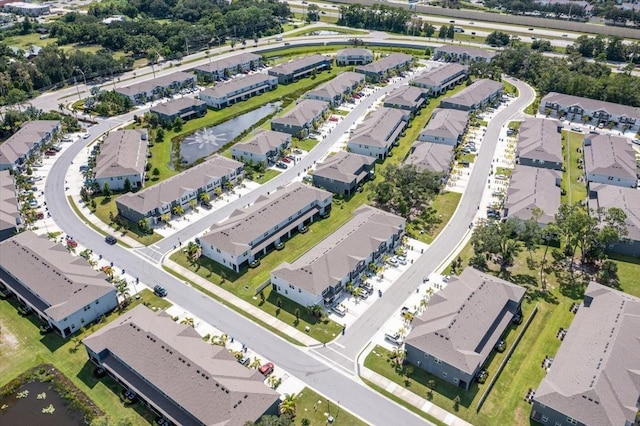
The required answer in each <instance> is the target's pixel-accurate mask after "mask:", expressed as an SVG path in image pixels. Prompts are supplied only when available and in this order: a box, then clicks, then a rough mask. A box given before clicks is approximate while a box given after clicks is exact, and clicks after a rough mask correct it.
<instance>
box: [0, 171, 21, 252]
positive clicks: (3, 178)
mask: <svg viewBox="0 0 640 426" xmlns="http://www.w3.org/2000/svg"><path fill="white" fill-rule="evenodd" d="M21 224H22V219H21V217H20V208H19V206H18V198H17V197H16V184H15V180H14V179H13V176H12V175H11V172H10V171H9V170H0V241H4V240H6V239H7V238H9V237H11V236H12V235H14V234H15V233H16V232H18V228H19V226H20V225H21Z"/></svg>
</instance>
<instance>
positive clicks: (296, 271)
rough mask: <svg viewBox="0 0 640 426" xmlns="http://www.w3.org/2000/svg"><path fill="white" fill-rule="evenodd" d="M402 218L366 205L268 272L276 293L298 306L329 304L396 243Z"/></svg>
mask: <svg viewBox="0 0 640 426" xmlns="http://www.w3.org/2000/svg"><path fill="white" fill-rule="evenodd" d="M405 223H406V221H405V219H404V218H402V217H400V216H396V215H394V214H391V213H388V212H385V211H382V210H378V209H376V208H373V207H370V206H362V207H360V208H358V209H357V210H356V211H355V212H354V217H353V218H352V219H351V220H350V221H349V222H347V223H346V224H344V225H343V226H341V227H340V228H339V229H338V230H336V231H335V232H334V233H333V234H331V235H329V236H328V237H327V238H325V239H324V240H322V241H321V242H320V243H319V244H318V245H316V246H315V247H313V248H312V249H310V250H309V251H308V252H306V253H305V254H303V255H302V256H300V257H299V258H298V259H296V260H295V262H293V263H288V262H284V263H282V264H281V265H280V266H278V267H277V268H276V269H274V270H273V271H272V272H271V286H272V288H273V290H274V291H276V292H277V293H278V294H280V295H282V296H284V297H287V298H289V299H291V300H293V301H294V302H296V303H298V304H299V305H302V306H313V305H324V304H330V303H332V302H334V301H335V299H336V298H337V297H338V296H339V295H340V294H341V293H342V291H343V289H344V287H345V286H346V284H347V283H348V282H351V283H353V284H358V283H359V282H360V277H361V275H362V274H363V273H364V272H365V270H366V269H367V267H368V265H369V264H370V263H371V262H376V261H378V260H380V258H381V257H382V256H383V255H384V254H385V253H388V252H391V251H393V249H394V248H395V247H396V246H397V245H398V244H400V242H401V241H402V235H403V234H404V227H405Z"/></svg>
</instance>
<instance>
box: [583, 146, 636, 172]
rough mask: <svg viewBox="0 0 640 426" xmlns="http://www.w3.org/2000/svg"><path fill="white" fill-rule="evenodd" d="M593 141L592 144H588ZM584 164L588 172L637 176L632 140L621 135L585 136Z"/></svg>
mask: <svg viewBox="0 0 640 426" xmlns="http://www.w3.org/2000/svg"><path fill="white" fill-rule="evenodd" d="M588 141H591V144H590V145H587V143H588ZM584 164H585V169H586V171H587V173H594V174H599V175H604V176H613V177H616V178H623V179H628V178H631V179H633V178H637V176H638V166H637V165H636V154H635V151H634V150H633V148H632V147H631V142H630V141H629V140H628V139H626V138H623V137H620V136H611V135H590V137H586V138H585V147H584Z"/></svg>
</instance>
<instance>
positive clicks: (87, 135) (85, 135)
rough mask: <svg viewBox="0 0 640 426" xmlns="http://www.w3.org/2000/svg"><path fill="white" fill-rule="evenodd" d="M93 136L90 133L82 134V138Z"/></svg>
mask: <svg viewBox="0 0 640 426" xmlns="http://www.w3.org/2000/svg"><path fill="white" fill-rule="evenodd" d="M90 137H91V134H90V133H85V134H84V135H82V139H89V138H90Z"/></svg>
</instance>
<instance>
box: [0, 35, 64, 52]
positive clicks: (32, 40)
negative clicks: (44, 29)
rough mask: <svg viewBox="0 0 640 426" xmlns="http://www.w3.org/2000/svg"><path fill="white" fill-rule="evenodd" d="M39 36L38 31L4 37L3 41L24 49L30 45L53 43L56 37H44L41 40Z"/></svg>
mask: <svg viewBox="0 0 640 426" xmlns="http://www.w3.org/2000/svg"><path fill="white" fill-rule="evenodd" d="M41 36H42V34H40V33H31V34H22V35H15V36H11V37H7V38H5V39H4V40H3V42H4V43H5V44H6V45H7V46H12V47H18V48H20V49H23V50H26V49H28V48H29V47H30V46H32V45H37V46H42V47H44V46H46V45H48V44H54V43H56V41H57V39H55V38H46V39H43V40H41V39H40V37H41Z"/></svg>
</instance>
